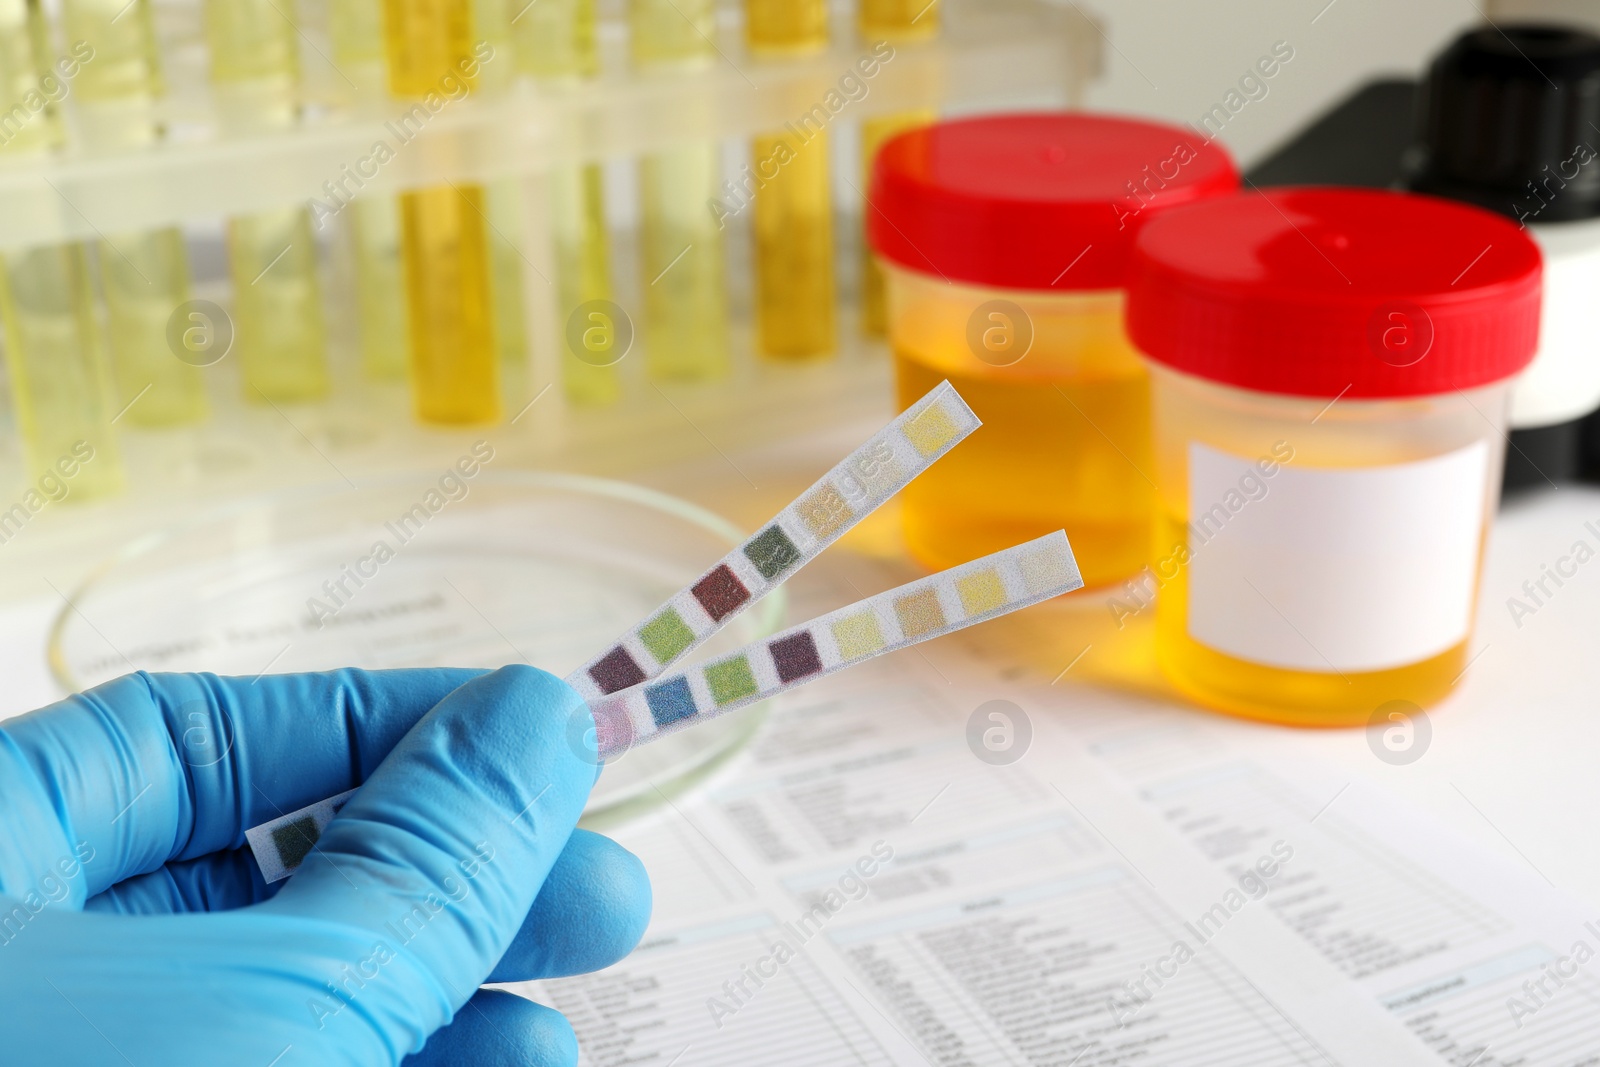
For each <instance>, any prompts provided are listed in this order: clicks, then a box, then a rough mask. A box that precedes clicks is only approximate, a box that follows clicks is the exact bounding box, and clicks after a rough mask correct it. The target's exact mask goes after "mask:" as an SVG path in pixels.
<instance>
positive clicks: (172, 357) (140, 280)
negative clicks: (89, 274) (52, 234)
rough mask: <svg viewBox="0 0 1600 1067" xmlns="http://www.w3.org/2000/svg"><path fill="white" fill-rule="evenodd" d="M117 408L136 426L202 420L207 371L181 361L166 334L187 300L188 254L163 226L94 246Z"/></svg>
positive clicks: (175, 233)
mask: <svg viewBox="0 0 1600 1067" xmlns="http://www.w3.org/2000/svg"><path fill="white" fill-rule="evenodd" d="M99 255H100V284H101V288H102V289H103V290H104V292H105V298H106V320H107V324H108V325H109V327H110V337H111V355H112V365H113V366H114V367H115V369H116V374H115V380H116V384H117V407H118V408H119V409H121V408H124V407H126V409H127V410H126V413H125V414H124V415H123V416H122V417H123V418H124V419H126V420H127V421H128V422H130V423H133V424H134V425H138V426H183V425H188V424H191V423H197V422H201V421H203V420H204V419H205V417H206V407H207V405H206V393H205V379H204V374H205V371H204V370H202V369H201V368H200V367H196V366H194V365H192V364H189V363H186V362H184V361H183V360H181V359H179V358H178V357H177V355H176V354H175V353H174V352H173V350H172V345H171V343H170V341H169V340H168V337H167V325H168V322H169V321H170V320H171V318H172V315H173V313H174V312H175V311H176V310H177V308H178V307H179V306H181V305H182V304H184V303H186V302H187V301H188V299H189V253H188V250H187V249H186V248H185V246H184V242H183V234H182V233H181V232H180V231H179V230H178V229H177V227H174V226H169V227H166V228H164V229H160V230H149V231H146V232H145V233H131V234H122V235H113V236H110V237H107V238H106V239H105V240H102V241H101V242H100V248H99Z"/></svg>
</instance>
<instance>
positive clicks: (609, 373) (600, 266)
mask: <svg viewBox="0 0 1600 1067" xmlns="http://www.w3.org/2000/svg"><path fill="white" fill-rule="evenodd" d="M515 18H516V21H515V24H514V29H515V31H516V47H517V65H518V66H519V67H520V68H521V69H522V70H523V71H525V72H526V73H528V74H529V75H531V76H532V77H533V78H534V79H535V80H537V81H538V82H539V84H540V85H541V86H544V87H547V88H549V89H551V90H552V91H555V92H561V91H570V90H572V89H574V88H576V87H578V86H580V85H582V84H583V82H585V81H587V80H588V79H590V78H593V77H594V76H595V75H597V74H598V73H599V72H600V53H599V49H598V48H597V46H596V38H595V10H594V0H536V2H534V3H531V4H529V5H528V6H527V7H526V8H523V9H522V11H521V13H520V14H518V15H517V16H515ZM603 179H604V176H603V174H602V172H601V169H600V165H599V164H598V163H586V164H582V165H580V166H565V167H555V168H552V170H551V172H550V177H549V181H550V224H551V229H552V231H553V233H552V236H553V239H554V243H555V259H556V318H557V325H558V326H559V327H561V328H562V334H563V344H562V351H561V386H562V388H563V389H564V390H565V392H566V394H567V398H568V399H570V400H572V401H574V402H576V403H579V404H608V403H611V402H612V401H615V400H616V399H617V398H618V397H619V396H620V395H621V393H622V383H621V376H620V375H619V373H618V370H617V367H616V366H615V365H613V364H612V363H610V358H611V353H609V352H595V353H591V352H589V351H588V350H587V349H585V350H583V351H581V352H578V351H573V350H572V347H571V345H570V343H569V341H568V339H567V338H566V331H565V326H566V323H567V320H568V318H569V317H570V316H571V315H572V314H573V313H574V312H575V311H576V310H577V309H578V307H579V306H580V305H582V304H585V303H588V302H589V301H591V300H610V299H611V269H610V262H609V258H608V256H607V254H606V215H605V188H604V180H603Z"/></svg>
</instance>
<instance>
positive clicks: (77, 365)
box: [0, 245, 177, 499]
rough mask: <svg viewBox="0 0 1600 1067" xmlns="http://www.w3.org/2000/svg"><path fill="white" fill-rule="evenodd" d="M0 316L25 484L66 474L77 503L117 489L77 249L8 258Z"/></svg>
mask: <svg viewBox="0 0 1600 1067" xmlns="http://www.w3.org/2000/svg"><path fill="white" fill-rule="evenodd" d="M0 316H3V317H4V320H5V337H6V365H7V368H8V370H9V372H10V375H11V389H12V395H13V396H14V398H15V401H16V406H17V426H18V429H19V430H20V431H21V434H22V442H23V449H24V453H25V455H26V462H27V464H28V473H29V477H30V480H31V479H33V478H38V477H40V476H42V475H43V474H44V473H45V472H47V471H52V470H53V471H54V472H55V473H56V474H57V475H58V476H64V475H65V474H66V472H67V471H68V470H69V469H70V470H72V471H73V474H72V476H71V478H70V480H69V481H68V485H69V490H68V491H69V493H70V495H72V496H75V497H77V498H79V499H91V498H94V497H100V496H108V495H110V494H113V493H115V492H117V491H118V490H120V489H121V488H122V464H121V460H120V458H119V453H118V450H117V443H116V439H115V437H114V436H113V430H112V425H111V419H112V418H114V417H115V411H114V410H113V409H112V408H111V389H110V380H109V377H108V375H107V373H106V361H105V353H104V352H103V350H102V349H101V346H100V332H99V328H98V326H97V325H96V323H95V312H94V301H93V295H92V293H91V291H90V286H89V268H88V263H87V260H86V257H85V255H84V250H83V248H82V246H81V245H55V246H53V247H48V248H37V249H32V250H29V251H25V252H16V253H8V254H7V255H6V256H5V257H4V260H3V261H0ZM167 358H168V359H169V360H171V362H174V363H176V362H177V360H176V359H173V358H172V356H171V354H170V353H168V355H167Z"/></svg>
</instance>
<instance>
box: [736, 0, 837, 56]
mask: <svg viewBox="0 0 1600 1067" xmlns="http://www.w3.org/2000/svg"><path fill="white" fill-rule="evenodd" d="M744 38H745V43H746V44H747V45H749V47H750V51H752V52H756V53H760V54H762V55H783V54H785V53H803V52H812V51H815V50H817V49H819V48H825V47H827V44H828V0H745V5H744Z"/></svg>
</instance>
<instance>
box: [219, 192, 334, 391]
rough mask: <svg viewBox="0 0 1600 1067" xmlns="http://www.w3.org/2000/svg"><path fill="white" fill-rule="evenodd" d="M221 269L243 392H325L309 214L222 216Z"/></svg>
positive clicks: (291, 210) (322, 332)
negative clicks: (224, 265)
mask: <svg viewBox="0 0 1600 1067" xmlns="http://www.w3.org/2000/svg"><path fill="white" fill-rule="evenodd" d="M228 268H229V273H230V274H231V275H232V277H233V314H234V319H235V333H234V336H235V342H234V344H235V346H236V348H237V350H238V355H239V363H240V366H241V368H242V369H243V372H244V382H245V392H246V395H247V397H249V398H252V399H253V398H256V397H257V396H259V397H262V398H265V399H267V400H271V401H274V402H276V401H280V400H281V401H304V400H316V399H318V398H320V397H323V396H326V395H327V392H328V364H327V360H326V358H325V352H326V350H327V335H326V330H325V329H324V326H323V316H322V296H321V293H320V291H319V289H318V286H317V251H316V242H315V240H314V239H313V238H312V236H311V216H310V213H309V212H307V211H306V209H305V208H282V209H279V210H277V211H263V212H261V213H259V214H255V215H248V216H243V217H240V218H235V219H229V220H228Z"/></svg>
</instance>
